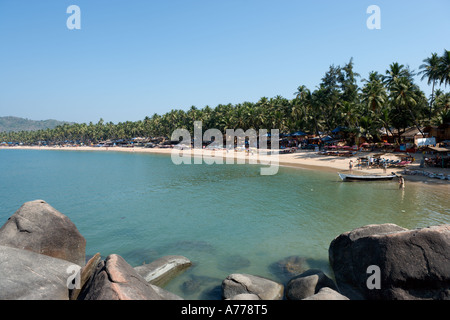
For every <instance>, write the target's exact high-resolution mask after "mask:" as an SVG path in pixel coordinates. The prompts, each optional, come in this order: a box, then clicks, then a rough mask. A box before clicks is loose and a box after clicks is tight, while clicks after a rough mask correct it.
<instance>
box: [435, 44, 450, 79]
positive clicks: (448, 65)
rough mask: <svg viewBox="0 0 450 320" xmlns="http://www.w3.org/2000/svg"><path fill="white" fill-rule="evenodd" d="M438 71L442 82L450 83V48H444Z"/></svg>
mask: <svg viewBox="0 0 450 320" xmlns="http://www.w3.org/2000/svg"><path fill="white" fill-rule="evenodd" d="M438 72H439V80H440V84H444V85H448V84H450V50H444V54H443V55H442V56H441V57H440V59H439V71H438Z"/></svg>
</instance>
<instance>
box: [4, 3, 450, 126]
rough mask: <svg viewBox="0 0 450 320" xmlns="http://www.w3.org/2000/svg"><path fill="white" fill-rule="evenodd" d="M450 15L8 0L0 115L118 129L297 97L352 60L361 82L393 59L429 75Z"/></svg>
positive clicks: (411, 8)
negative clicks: (427, 63)
mask: <svg viewBox="0 0 450 320" xmlns="http://www.w3.org/2000/svg"><path fill="white" fill-rule="evenodd" d="M71 5H76V6H78V7H79V9H80V15H79V19H78V20H73V18H74V17H75V16H73V14H74V12H73V11H69V13H67V9H68V7H69V6H71ZM371 5H376V6H378V7H379V8H380V27H381V28H380V29H369V28H368V27H367V20H368V19H370V18H371V16H372V14H373V13H372V12H370V13H367V8H368V7H369V6H371ZM449 12H450V1H448V0H428V1H423V0H422V1H417V0H409V1H405V0H395V1H386V0H370V1H366V0H339V1H336V0H334V1H332V0H317V1H312V0H310V1H302V0H276V1H275V0H220V1H219V0H164V1H162V0H158V1H157V0H127V1H126V0H70V1H67V0H42V1H33V0H28V1H25V0H0V116H18V117H23V118H28V119H32V120H45V119H56V120H62V121H73V122H80V123H81V122H85V123H89V122H91V121H92V122H94V123H96V122H98V120H99V119H100V118H102V119H103V120H104V121H105V122H109V121H111V122H114V123H118V122H123V121H137V120H142V119H144V118H145V117H146V116H149V117H151V116H152V115H153V114H155V113H158V114H164V113H166V112H169V111H170V110H172V109H182V110H188V109H189V108H190V107H191V106H196V107H197V108H199V109H201V108H204V107H205V106H207V105H208V106H210V107H212V108H214V107H216V106H217V105H218V104H228V103H232V104H237V103H243V102H245V101H250V102H257V101H258V100H259V99H260V98H261V97H269V98H271V97H275V96H277V95H280V96H283V97H285V98H288V99H292V98H293V97H294V92H296V89H297V87H299V86H300V85H306V86H307V87H308V88H309V89H310V90H314V89H315V88H316V87H317V86H318V85H319V83H320V80H321V78H322V77H323V76H324V74H325V72H326V71H327V70H328V69H329V66H330V65H335V66H337V65H341V66H342V65H344V64H345V63H347V62H348V61H349V60H350V59H351V58H353V62H354V70H355V72H357V73H359V74H360V75H361V78H360V80H362V79H364V78H367V77H368V75H369V72H371V71H378V72H380V73H383V74H384V73H385V71H386V69H388V67H389V65H390V64H392V63H393V62H399V63H401V64H404V65H408V66H409V67H410V68H411V69H413V70H415V71H418V70H419V66H420V65H421V64H422V61H423V59H425V58H427V57H429V56H430V55H431V53H432V52H437V53H438V54H442V53H443V51H444V49H447V50H448V49H450V36H449V35H450V19H449V17H448V13H449ZM68 20H69V22H70V23H69V25H70V24H71V23H72V22H74V21H79V22H80V29H70V28H68V24H67V21H68ZM416 83H417V84H418V85H419V86H420V87H421V88H422V90H423V91H424V92H425V93H426V94H427V95H429V94H430V93H431V87H430V86H428V84H427V81H421V80H420V77H417V81H416ZM441 89H444V90H446V91H447V90H449V89H450V88H448V87H447V88H445V87H442V88H441Z"/></svg>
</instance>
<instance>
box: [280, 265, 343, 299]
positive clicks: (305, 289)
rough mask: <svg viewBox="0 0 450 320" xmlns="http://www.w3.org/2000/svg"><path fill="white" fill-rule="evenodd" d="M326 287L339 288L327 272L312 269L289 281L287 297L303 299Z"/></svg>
mask: <svg viewBox="0 0 450 320" xmlns="http://www.w3.org/2000/svg"><path fill="white" fill-rule="evenodd" d="M324 287H329V288H331V289H333V290H337V287H336V285H335V284H334V282H333V280H331V279H330V278H329V277H327V275H326V274H325V273H323V272H322V271H321V270H317V269H310V270H308V271H305V272H304V273H302V274H301V275H299V276H297V277H295V278H293V279H291V280H290V281H289V282H288V284H287V286H286V298H287V299H288V300H302V299H305V298H307V297H310V296H312V295H315V294H316V293H318V292H319V290H320V289H322V288H324Z"/></svg>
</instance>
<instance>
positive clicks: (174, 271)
mask: <svg viewBox="0 0 450 320" xmlns="http://www.w3.org/2000/svg"><path fill="white" fill-rule="evenodd" d="M191 265H192V262H191V261H190V260H189V259H188V258H186V257H183V256H165V257H162V258H159V259H158V260H155V261H153V262H151V263H149V264H144V265H141V266H137V267H135V268H134V270H136V272H137V273H138V274H139V275H140V276H142V277H143V278H144V279H145V280H146V281H147V282H149V283H150V284H153V285H156V286H164V285H165V284H166V283H167V282H169V281H170V280H171V279H173V278H174V277H176V276H177V275H179V274H180V273H182V272H183V271H185V270H186V269H187V268H189V267H190V266H191Z"/></svg>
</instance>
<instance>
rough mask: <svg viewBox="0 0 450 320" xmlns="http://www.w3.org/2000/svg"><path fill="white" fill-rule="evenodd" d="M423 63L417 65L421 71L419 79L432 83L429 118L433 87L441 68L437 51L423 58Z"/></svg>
mask: <svg viewBox="0 0 450 320" xmlns="http://www.w3.org/2000/svg"><path fill="white" fill-rule="evenodd" d="M423 62H424V63H423V64H422V65H421V66H420V67H419V69H421V70H422V71H420V72H419V74H421V75H422V78H421V80H424V79H425V78H427V79H428V85H430V84H432V85H433V86H432V89H431V100H430V114H429V119H430V120H431V113H432V110H431V109H432V106H433V102H434V87H435V85H436V81H437V80H439V72H440V68H441V64H440V63H441V58H440V57H439V56H438V54H437V53H432V54H431V57H429V58H426V59H424V60H423Z"/></svg>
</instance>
